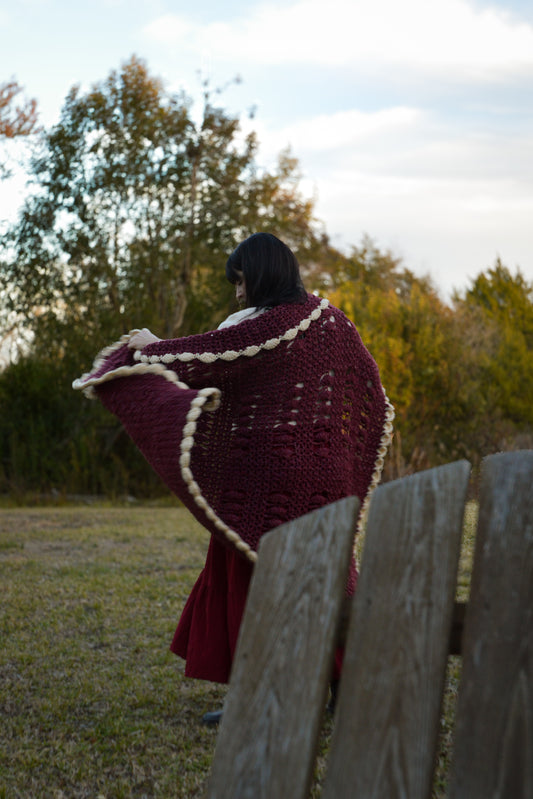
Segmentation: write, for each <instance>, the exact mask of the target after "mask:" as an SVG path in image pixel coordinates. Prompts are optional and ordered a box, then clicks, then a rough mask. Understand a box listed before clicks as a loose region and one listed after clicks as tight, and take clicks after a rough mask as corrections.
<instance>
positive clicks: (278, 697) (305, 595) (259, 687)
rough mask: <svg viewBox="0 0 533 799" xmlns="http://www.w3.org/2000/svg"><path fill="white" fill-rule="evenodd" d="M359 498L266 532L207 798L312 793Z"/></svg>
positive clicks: (257, 798)
mask: <svg viewBox="0 0 533 799" xmlns="http://www.w3.org/2000/svg"><path fill="white" fill-rule="evenodd" d="M358 507H359V502H358V500H357V499H356V498H354V497H351V498H348V499H344V500H341V501H340V502H337V503H334V504H333V505H329V506H326V507H325V508H322V509H320V510H319V511H315V512H314V513H312V514H308V515H307V516H304V517H302V518H300V519H298V520H296V521H294V522H291V523H289V524H286V525H283V527H281V528H278V529H277V530H274V531H273V532H271V533H269V534H268V535H267V536H265V537H264V539H263V540H262V542H261V546H260V550H259V561H258V565H257V566H256V568H255V571H254V575H253V579H252V583H251V586H250V593H249V596H248V602H247V607H246V613H245V616H244V619H243V624H242V628H241V633H240V636H239V643H238V646H237V652H236V656H235V662H234V666H233V672H232V677H231V683H230V687H229V690H228V695H227V698H226V703H225V707H224V714H223V718H222V723H221V728H220V732H219V735H218V740H217V747H216V751H215V756H214V761H213V768H212V773H211V780H210V783H209V787H208V792H207V797H208V799H222V797H223V798H224V799H230V797H231V799H245V798H246V797H249V798H250V799H252V797H253V799H263V798H264V799H274V797H276V798H277V797H290V799H300V797H301V798H302V799H303V797H306V796H307V795H308V793H309V787H310V783H311V779H312V774H313V767H314V759H315V753H316V745H317V740H318V735H319V731H320V724H321V720H322V716H323V712H324V706H325V702H326V693H327V688H328V680H329V671H330V669H331V663H332V658H333V651H334V647H335V641H336V636H337V627H338V622H339V618H340V611H341V606H342V601H343V597H344V589H345V585H346V579H347V570H348V564H349V558H350V551H351V547H352V542H353V536H354V531H355V519H356V515H357V509H358Z"/></svg>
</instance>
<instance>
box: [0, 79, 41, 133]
mask: <svg viewBox="0 0 533 799" xmlns="http://www.w3.org/2000/svg"><path fill="white" fill-rule="evenodd" d="M21 92H22V88H21V86H19V85H18V83H17V82H16V81H15V80H14V79H12V80H10V81H7V82H4V83H0V138H5V139H14V138H16V137H17V136H29V135H30V133H33V132H34V131H35V128H36V126H37V101H36V100H33V99H32V100H24V102H23V103H22V105H17V106H14V100H15V97H17V95H19V94H20V93H21Z"/></svg>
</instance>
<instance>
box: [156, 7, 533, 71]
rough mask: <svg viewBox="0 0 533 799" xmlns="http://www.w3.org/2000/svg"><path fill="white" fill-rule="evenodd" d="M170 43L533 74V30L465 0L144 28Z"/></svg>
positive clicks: (171, 21) (226, 56) (346, 61)
mask: <svg viewBox="0 0 533 799" xmlns="http://www.w3.org/2000/svg"><path fill="white" fill-rule="evenodd" d="M145 34H146V35H147V36H148V37H149V38H151V39H154V40H157V41H160V42H162V43H165V44H173V45H175V46H177V45H179V46H180V47H185V48H187V49H190V50H192V51H195V52H198V51H200V52H202V51H208V52H209V53H210V54H211V57H212V58H213V59H215V60H221V61H228V60H230V61H236V60H237V61H238V62H239V63H240V64H243V63H252V64H262V65H283V64H287V65H289V64H314V65H322V66H331V67H339V66H343V67H350V66H359V67H361V66H363V67H365V68H374V67H376V66H378V67H379V66H383V67H390V68H391V67H393V66H394V65H403V66H404V67H406V68H409V69H423V70H434V71H438V72H440V71H443V70H446V71H447V72H448V73H450V72H452V73H453V72H458V71H460V72H461V73H463V74H464V72H465V70H466V71H468V72H469V73H471V75H472V76H473V77H478V78H481V77H487V75H488V74H490V76H491V77H493V76H494V74H495V73H496V72H501V71H502V70H504V71H505V72H507V71H509V70H521V71H523V70H526V69H527V70H531V69H532V68H533V27H532V26H530V25H527V24H525V23H517V22H515V21H513V20H512V19H511V17H510V16H509V15H505V14H504V13H503V12H501V11H498V10H495V9H484V10H479V9H475V8H473V7H472V6H470V5H469V4H468V3H467V2H466V0H403V2H401V3H399V2H398V0H329V2H328V3H325V2H324V0H299V2H296V3H293V4H291V5H275V4H270V3H265V4H263V5H260V6H251V8H250V15H249V16H247V17H240V18H237V19H233V20H231V21H229V22H212V23H209V24H206V25H199V24H194V23H193V22H192V21H191V20H190V19H188V18H187V17H186V16H180V15H174V14H167V15H165V16H163V17H159V18H158V19H156V20H154V21H153V22H152V23H151V24H150V25H148V26H147V27H146V28H145Z"/></svg>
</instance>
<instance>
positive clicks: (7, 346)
mask: <svg viewBox="0 0 533 799" xmlns="http://www.w3.org/2000/svg"><path fill="white" fill-rule="evenodd" d="M19 96H20V87H18V86H17V84H16V82H15V81H13V80H12V81H11V82H8V83H4V84H3V85H2V86H0V143H1V142H3V143H4V144H5V143H7V142H8V141H11V140H13V139H15V138H18V139H19V140H22V141H24V142H26V143H27V151H28V153H29V155H28V162H27V167H26V168H27V172H28V176H29V185H28V192H27V196H26V200H25V202H24V205H23V207H22V209H21V211H20V213H19V216H18V218H17V220H16V222H14V223H11V224H7V223H5V224H4V225H3V228H2V237H1V243H0V274H1V275H2V279H1V281H0V313H1V316H0V345H1V350H0V356H1V364H2V367H1V371H0V457H1V460H0V494H8V495H10V496H12V497H15V498H16V497H21V498H26V499H27V497H28V496H30V495H39V494H44V495H49V494H51V493H52V494H55V495H59V496H62V495H67V494H97V495H107V496H111V497H116V496H123V495H133V496H136V497H139V498H143V497H153V496H157V495H160V494H164V493H165V492H166V489H165V488H164V487H163V486H162V485H161V483H160V481H159V480H158V478H157V477H156V476H155V475H154V474H153V473H152V471H151V469H150V468H149V467H148V466H147V465H146V464H145V463H144V461H143V459H142V457H141V456H140V455H139V453H138V452H137V451H136V450H135V448H134V447H133V445H132V444H131V443H130V442H129V440H128V438H127V436H126V434H125V433H124V432H123V430H122V429H121V427H120V425H119V424H118V423H117V422H116V420H115V419H114V418H112V417H111V416H110V415H109V414H108V413H106V412H105V411H104V410H103V408H101V407H100V405H99V404H98V403H94V402H89V401H87V400H85V399H84V398H83V397H81V396H80V395H79V394H78V393H77V392H74V391H73V390H72V388H71V384H72V381H73V379H75V378H76V377H79V376H80V374H81V373H82V372H84V371H87V370H88V369H89V368H90V366H91V364H92V362H93V359H94V356H95V355H96V353H97V352H98V351H99V350H100V349H101V348H102V347H103V346H105V345H107V344H109V343H111V342H113V341H116V340H117V339H118V338H119V337H120V335H121V334H122V333H124V332H127V331H128V330H130V329H132V328H134V327H144V326H146V327H149V328H150V329H151V330H153V332H154V333H156V334H157V335H159V336H160V337H175V336H185V335H188V334H190V333H196V332H202V331H205V330H209V329H212V328H214V327H216V326H217V325H218V323H219V322H220V321H221V320H222V319H223V318H224V317H225V316H227V314H228V313H230V312H231V311H233V310H235V307H234V300H233V289H232V286H230V285H229V284H228V283H227V282H226V281H225V278H224V265H225V261H226V258H227V255H228V254H229V252H231V250H232V249H233V248H234V247H235V246H236V244H237V243H238V242H239V241H241V240H242V239H243V238H245V237H246V236H247V235H249V234H250V233H252V232H254V231H257V230H266V231H271V232H273V233H275V234H276V235H277V236H279V237H280V238H281V239H283V240H284V241H286V242H287V244H288V245H289V246H290V247H291V248H292V249H293V250H294V251H295V253H296V255H297V257H298V260H299V261H300V264H301V266H302V272H303V274H304V278H305V284H306V288H307V289H308V290H310V291H316V292H318V293H320V294H321V295H323V296H326V297H328V298H329V299H330V300H331V301H332V302H333V304H335V305H337V306H338V307H340V308H341V309H342V310H343V311H344V312H345V313H346V314H347V315H348V316H349V317H350V318H351V319H352V320H353V321H354V322H355V324H356V326H357V327H358V329H359V331H360V333H361V336H362V338H363V340H364V342H365V344H366V345H367V347H368V349H369V350H370V351H371V353H372V354H373V356H374V357H375V359H376V361H377V362H378V364H379V367H380V370H381V374H382V379H383V383H384V385H385V386H386V389H387V393H388V395H389V397H390V399H391V401H392V402H393V404H394V405H395V407H396V414H397V416H396V433H395V439H394V443H393V447H392V450H391V452H390V454H389V457H388V461H387V464H386V469H385V479H391V478H394V477H397V476H400V475H403V474H406V473H410V472H413V471H417V470H419V469H422V468H426V467H429V466H433V465H437V464H439V463H443V462H446V461H450V460H454V459H457V458H462V457H466V458H468V459H469V460H470V461H471V462H472V463H473V465H474V467H476V466H477V465H478V464H479V462H480V460H481V458H482V457H483V456H484V455H486V454H488V453H490V452H494V451H499V450H506V449H517V448H524V447H533V402H532V400H531V398H532V397H533V285H531V284H529V283H528V282H527V281H526V280H525V279H524V277H523V276H522V274H521V272H520V270H516V271H514V272H511V270H510V269H509V268H508V267H507V266H506V265H505V264H504V263H502V262H501V260H499V259H497V260H496V261H495V263H494V264H492V265H487V268H486V269H485V271H483V272H480V273H479V274H478V276H477V277H476V278H475V279H474V280H473V281H471V284H470V286H469V288H467V289H466V290H464V291H462V292H459V291H457V292H456V293H455V294H454V296H453V297H452V298H451V301H444V300H443V299H442V298H441V296H440V295H439V292H438V289H437V288H436V287H435V286H434V285H433V284H432V282H431V280H430V279H429V278H428V277H422V278H420V277H416V276H415V275H414V274H413V273H412V272H411V271H410V270H409V269H408V268H407V267H406V266H405V265H404V264H403V263H402V262H401V261H400V260H399V259H397V258H395V257H394V255H393V254H392V253H390V252H381V251H380V250H379V249H378V248H377V247H376V246H375V245H374V243H373V241H372V240H371V239H370V238H367V237H365V238H364V239H363V240H362V241H361V242H360V244H359V245H357V246H356V245H354V246H353V247H352V249H351V251H350V252H349V253H347V252H340V251H339V250H337V249H335V248H334V247H333V246H332V245H331V243H330V240H329V238H328V235H327V232H326V231H325V230H324V227H323V225H321V224H320V222H319V221H318V220H317V219H316V218H315V216H314V205H313V201H312V200H310V199H309V198H306V197H305V196H303V194H302V192H301V190H300V179H299V165H298V161H297V159H296V158H295V157H293V155H292V154H291V153H290V151H285V152H282V153H280V155H279V159H278V163H277V165H276V167H275V168H274V169H272V170H270V171H268V170H265V169H260V168H259V167H258V165H257V163H256V153H257V139H256V137H255V135H254V134H253V133H252V134H249V135H247V136H245V135H243V133H242V131H241V129H240V126H239V121H238V119H236V118H234V117H232V116H231V115H229V114H228V113H227V112H225V110H224V109H223V108H222V107H220V102H219V101H220V92H218V91H217V90H214V89H213V88H212V87H211V86H210V85H209V84H208V83H204V84H203V85H202V98H201V99H202V112H201V114H200V115H198V114H197V113H194V112H193V105H194V104H193V100H192V99H191V98H190V97H188V96H186V95H184V94H172V93H169V92H168V91H166V89H165V87H164V86H163V84H162V82H161V81H160V80H159V79H158V78H156V77H154V76H152V75H150V73H149V71H148V68H147V66H146V64H145V63H144V62H142V61H140V60H138V59H136V58H135V57H132V58H131V60H130V61H129V62H127V63H126V64H124V65H123V66H122V67H121V68H120V70H118V71H114V72H112V73H111V74H110V75H109V77H108V78H107V79H106V80H105V81H103V82H101V83H99V84H96V85H95V86H94V87H93V88H92V89H91V90H89V91H88V92H85V93H83V92H81V90H80V89H79V88H76V87H74V88H73V89H72V90H71V91H70V93H69V94H68V96H67V98H66V99H65V103H64V106H63V109H62V114H61V118H60V121H59V122H58V123H57V124H56V125H55V126H53V127H52V128H51V129H48V130H44V129H38V126H37V113H36V104H35V101H33V100H23V101H22V102H21V103H18V104H17V99H18V97H19ZM8 166H9V165H8V164H7V163H3V164H2V166H1V168H2V173H1V175H5V174H6V170H7V169H8Z"/></svg>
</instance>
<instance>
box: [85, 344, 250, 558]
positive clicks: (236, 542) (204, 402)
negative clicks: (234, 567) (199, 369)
mask: <svg viewBox="0 0 533 799" xmlns="http://www.w3.org/2000/svg"><path fill="white" fill-rule="evenodd" d="M128 338H129V335H128V336H122V339H121V340H120V341H118V342H116V343H115V344H112V345H111V346H109V347H106V349H105V350H102V352H101V353H100V355H99V356H98V358H97V361H98V362H99V365H101V364H102V363H103V361H104V360H105V357H106V356H108V355H110V353H111V352H113V351H114V350H115V349H117V348H118V347H120V346H122V345H123V344H124V343H125V341H127V340H128ZM97 365H98V364H97V362H96V361H95V366H97ZM139 374H156V375H159V376H160V377H163V378H165V379H166V380H168V381H169V382H171V383H174V385H175V386H177V388H182V389H188V388H189V386H187V385H186V384H185V383H182V382H181V381H180V380H178V377H177V375H176V373H175V372H173V371H171V370H170V369H167V368H166V367H165V366H163V364H161V363H153V364H145V363H137V364H134V365H133V366H119V367H118V368H117V369H113V370H112V371H110V372H106V373H105V374H103V375H100V377H95V378H91V379H89V380H87V379H86V378H87V375H84V376H83V377H81V378H79V379H78V380H75V381H74V383H73V387H74V388H77V389H83V392H84V393H85V394H86V395H87V396H89V397H90V398H93V399H94V398H95V397H96V392H95V390H94V387H95V386H98V385H101V384H102V383H107V382H108V381H109V380H113V379H115V378H117V377H131V376H132V375H139ZM219 405H220V390H219V389H218V388H202V389H200V390H199V391H198V394H197V395H196V397H195V398H194V399H193V400H192V402H191V406H190V408H189V410H188V412H187V416H186V417H185V425H184V427H183V434H182V439H181V444H180V458H179V465H180V471H181V476H182V479H183V482H184V483H185V486H186V488H187V490H188V492H189V494H190V495H191V497H192V498H193V500H194V502H195V503H196V505H197V506H198V507H199V508H200V510H201V511H202V512H203V513H204V514H205V516H206V517H207V518H208V519H209V521H210V522H212V523H213V524H214V526H215V527H216V528H217V530H219V531H220V532H221V533H222V534H223V535H224V536H225V538H226V539H227V541H229V542H230V543H231V544H233V546H234V547H235V548H236V549H237V550H238V551H239V552H242V553H243V554H244V555H245V556H246V557H247V558H248V560H250V561H251V562H252V563H255V562H256V560H257V553H256V552H254V550H253V549H252V548H251V547H250V546H249V545H248V544H247V543H246V541H244V540H243V539H242V538H241V537H240V535H239V534H238V533H236V532H235V530H232V528H231V527H229V526H228V525H227V524H226V523H225V522H224V521H223V520H222V519H221V518H220V517H219V516H217V514H216V513H215V511H214V510H213V508H212V507H211V506H210V505H209V503H208V502H207V500H206V499H205V497H204V496H203V494H202V492H201V490H200V486H199V485H198V483H197V482H196V480H195V479H194V475H193V473H192V470H191V468H190V463H191V450H192V448H193V446H194V436H195V433H196V428H197V422H198V419H199V418H200V416H201V414H202V412H203V411H215V410H216V409H217V408H218V406H219Z"/></svg>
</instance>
